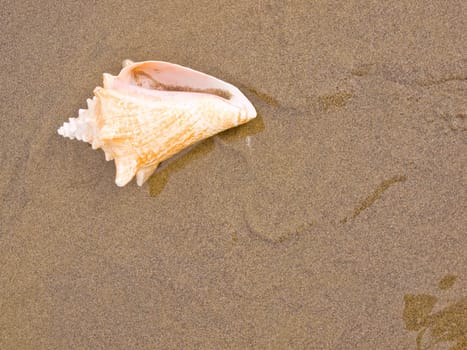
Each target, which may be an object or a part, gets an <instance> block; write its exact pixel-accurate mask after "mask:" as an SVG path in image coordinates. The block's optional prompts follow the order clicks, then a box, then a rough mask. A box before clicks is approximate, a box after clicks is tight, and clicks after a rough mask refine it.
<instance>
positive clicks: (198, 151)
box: [147, 114, 265, 197]
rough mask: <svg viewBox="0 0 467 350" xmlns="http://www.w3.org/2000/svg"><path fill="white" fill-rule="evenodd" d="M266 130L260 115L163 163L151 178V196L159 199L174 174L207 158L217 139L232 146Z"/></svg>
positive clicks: (149, 185)
mask: <svg viewBox="0 0 467 350" xmlns="http://www.w3.org/2000/svg"><path fill="white" fill-rule="evenodd" d="M264 129H265V126H264V121H263V118H262V117H261V115H260V114H258V115H257V117H256V118H255V119H253V120H251V121H249V122H248V123H246V124H243V125H240V126H238V127H236V128H233V129H229V130H226V131H223V132H221V133H219V134H217V135H215V136H213V137H210V138H208V139H206V140H203V141H201V142H199V143H197V144H195V145H193V146H191V147H189V148H187V149H186V150H184V151H182V152H180V153H179V154H177V155H175V156H174V157H172V158H171V159H169V160H167V161H166V162H163V163H162V164H161V165H160V167H159V168H158V169H157V170H156V172H155V173H154V174H153V175H152V176H151V177H150V178H149V180H148V182H147V183H148V187H149V195H150V196H151V197H157V196H158V195H159V194H161V193H162V191H163V190H164V188H165V186H166V185H167V183H168V181H169V178H170V176H171V175H172V174H174V173H176V172H178V171H180V170H182V169H184V168H185V167H186V166H187V165H188V164H190V163H192V162H193V161H196V160H198V159H201V158H203V157H205V156H206V155H207V154H209V153H211V152H212V151H213V150H214V148H215V141H214V138H215V137H219V138H220V139H221V140H222V141H223V142H225V143H227V144H230V143H235V142H237V141H239V140H243V139H245V138H246V137H247V136H251V135H254V134H258V133H260V132H262V131H263V130H264Z"/></svg>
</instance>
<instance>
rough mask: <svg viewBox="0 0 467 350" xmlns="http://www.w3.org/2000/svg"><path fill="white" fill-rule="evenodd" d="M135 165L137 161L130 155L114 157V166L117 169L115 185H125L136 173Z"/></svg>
mask: <svg viewBox="0 0 467 350" xmlns="http://www.w3.org/2000/svg"><path fill="white" fill-rule="evenodd" d="M136 165H137V161H136V159H134V158H132V157H124V158H122V157H120V158H115V168H116V170H117V175H116V177H115V183H116V184H117V186H119V187H122V186H125V185H126V184H127V183H128V182H130V181H131V179H132V178H133V177H134V176H135V173H136Z"/></svg>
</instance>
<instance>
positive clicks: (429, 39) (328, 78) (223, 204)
mask: <svg viewBox="0 0 467 350" xmlns="http://www.w3.org/2000/svg"><path fill="white" fill-rule="evenodd" d="M138 3H139V5H138V6H135V5H130V3H129V2H128V1H99V2H97V3H94V2H92V1H83V2H75V3H74V4H71V2H70V4H64V3H62V2H57V3H56V4H55V5H52V3H51V2H50V1H27V0H23V1H4V2H3V3H2V5H0V8H1V18H2V23H3V26H2V27H3V35H2V37H1V39H0V43H1V53H2V62H3V69H2V70H1V72H0V75H1V78H2V80H1V81H2V82H3V83H2V84H1V85H0V91H1V94H0V96H1V104H0V109H1V114H0V118H1V119H0V120H1V125H2V127H1V129H0V133H1V134H0V136H1V138H0V142H1V153H0V154H1V163H2V167H1V181H0V194H1V197H2V204H1V217H0V220H1V221H0V222H1V226H0V227H1V230H0V269H1V270H0V271H1V272H0V348H1V349H417V348H418V349H427V348H429V346H432V347H431V349H448V348H451V349H461V348H462V346H467V335H466V331H467V311H466V310H467V299H466V298H467V236H466V233H465V232H466V226H467V225H466V224H467V223H466V220H465V211H466V205H465V203H466V177H465V170H466V163H467V160H466V156H465V155H466V154H467V152H466V151H467V148H466V128H467V125H466V117H467V114H466V113H467V41H466V40H465V33H466V31H465V30H466V27H465V23H466V22H467V15H466V14H467V5H466V3H465V2H464V1H449V2H442V1H439V2H436V1H435V2H433V1H396V2H392V4H391V5H381V2H379V1H373V2H367V1H360V2H358V1H351V2H338V1H336V2H331V1H326V2H325V1H319V2H315V3H314V4H313V5H312V4H311V2H308V1H294V2H293V4H294V5H290V4H289V5H288V6H287V5H285V4H284V3H285V2H280V1H271V2H266V1H265V2H261V4H259V3H258V4H254V3H253V2H251V1H236V2H228V1H219V2H217V5H213V4H212V2H210V1H196V2H186V1H162V2H155V1H139V2H138ZM125 58H131V59H132V60H136V61H138V60H149V59H157V60H165V61H169V62H174V63H178V64H182V65H186V66H189V67H192V68H194V69H197V70H200V71H203V72H206V73H209V74H212V75H214V76H216V77H219V78H221V79H223V80H226V81H229V82H231V83H233V84H235V85H237V86H239V87H240V89H241V90H242V91H243V92H244V93H245V94H246V95H247V96H248V98H250V100H251V101H252V102H253V104H254V105H255V106H256V108H257V110H258V113H259V117H258V118H257V119H256V120H254V121H252V122H251V123H249V124H246V125H244V126H241V127H239V128H236V129H232V130H229V131H226V132H224V133H222V134H220V135H218V136H216V137H214V138H211V139H208V140H205V141H204V142H202V143H200V144H198V145H197V146H196V147H194V148H192V149H190V150H188V151H187V152H185V153H184V154H182V155H180V156H178V157H176V158H175V159H173V160H171V161H168V162H166V163H165V164H163V165H162V166H161V168H160V169H159V170H158V171H157V172H156V173H155V175H153V177H152V178H151V179H150V180H149V181H148V183H147V184H145V185H144V186H143V187H142V188H139V187H137V186H136V184H135V183H134V182H132V183H131V184H129V185H127V186H126V187H124V188H118V187H117V186H116V185H115V184H114V176H115V169H114V165H113V163H112V162H105V161H104V155H103V152H102V151H93V150H92V149H91V147H90V145H88V144H85V143H82V142H77V141H71V140H68V139H64V138H62V137H60V136H59V135H58V134H57V132H56V130H57V129H58V127H59V126H60V125H61V124H62V123H63V122H65V121H66V120H67V119H68V118H69V117H75V116H77V111H78V109H79V108H84V107H85V103H86V98H88V97H90V96H91V94H92V90H93V89H94V87H95V86H97V85H100V84H101V82H102V73H103V72H109V73H112V74H116V73H118V71H119V69H120V64H121V62H122V60H123V59H125ZM456 344H457V345H458V347H457V348H456V347H454V345H456Z"/></svg>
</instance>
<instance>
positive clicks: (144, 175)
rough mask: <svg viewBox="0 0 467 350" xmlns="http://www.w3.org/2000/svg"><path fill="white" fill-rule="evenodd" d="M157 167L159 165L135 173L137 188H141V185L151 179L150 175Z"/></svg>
mask: <svg viewBox="0 0 467 350" xmlns="http://www.w3.org/2000/svg"><path fill="white" fill-rule="evenodd" d="M158 165H159V164H156V165H152V166H150V167H145V168H142V169H140V170H138V172H137V173H136V183H137V184H138V186H140V187H141V186H143V184H144V183H145V182H146V181H147V180H148V179H149V178H150V177H151V175H152V174H154V171H156V169H157V166H158Z"/></svg>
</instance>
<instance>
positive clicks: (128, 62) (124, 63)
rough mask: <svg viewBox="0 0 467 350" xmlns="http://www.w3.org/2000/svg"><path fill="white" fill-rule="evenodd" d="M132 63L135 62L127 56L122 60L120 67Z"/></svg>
mask: <svg viewBox="0 0 467 350" xmlns="http://www.w3.org/2000/svg"><path fill="white" fill-rule="evenodd" d="M133 63H135V62H133V61H132V60H130V59H128V58H127V59H126V60H123V61H122V68H125V67H127V66H131V65H132V64H133Z"/></svg>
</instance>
